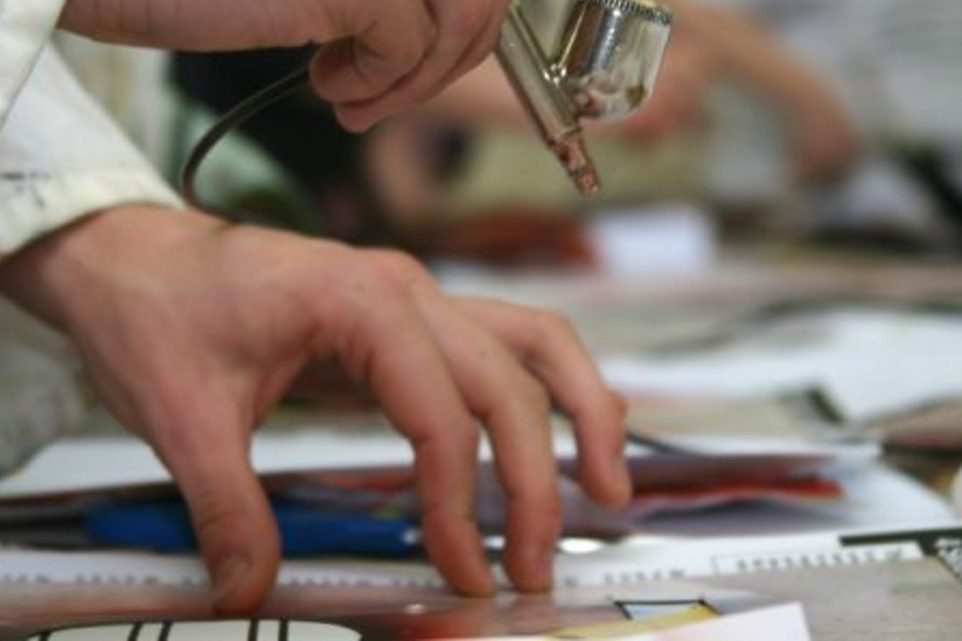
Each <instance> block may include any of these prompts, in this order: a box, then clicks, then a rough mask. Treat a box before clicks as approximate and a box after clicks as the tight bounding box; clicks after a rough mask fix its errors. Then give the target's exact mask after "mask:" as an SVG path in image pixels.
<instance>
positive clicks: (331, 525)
mask: <svg viewBox="0 0 962 641" xmlns="http://www.w3.org/2000/svg"><path fill="white" fill-rule="evenodd" d="M272 507H273V509H274V516H275V518H276V519H277V525H278V529H279V530H280V534H281V541H282V545H283V552H284V555H285V556H287V557H300V556H316V555H325V554H345V555H362V556H380V557H390V558H395V557H404V556H410V555H412V554H414V553H415V552H417V551H419V550H420V549H421V545H420V543H421V537H420V531H419V530H418V529H417V528H416V527H415V524H414V523H413V522H412V521H411V520H409V519H404V518H378V517H374V516H367V515H357V514H341V513H333V514H332V513H326V512H323V511H320V510H318V509H316V508H313V507H310V506H307V505H302V504H298V503H291V502H285V501H274V502H272ZM84 526H85V530H86V534H87V536H88V537H89V538H90V540H91V542H93V543H95V544H97V545H102V546H107V547H133V548H146V549H150V550H155V551H158V552H167V553H178V552H180V553H182V552H192V551H195V550H197V540H196V538H195V537H194V532H193V528H192V527H191V524H190V518H189V516H188V513H187V508H186V506H185V505H184V504H183V503H182V502H180V501H155V502H132V503H115V504H110V505H106V506H101V507H95V508H92V509H91V510H90V511H88V512H87V513H86V514H85V515H84Z"/></svg>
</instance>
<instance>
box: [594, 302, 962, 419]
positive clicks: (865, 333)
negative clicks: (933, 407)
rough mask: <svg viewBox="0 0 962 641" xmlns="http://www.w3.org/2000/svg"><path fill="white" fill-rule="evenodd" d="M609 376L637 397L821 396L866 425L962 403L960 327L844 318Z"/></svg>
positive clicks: (947, 319)
mask: <svg viewBox="0 0 962 641" xmlns="http://www.w3.org/2000/svg"><path fill="white" fill-rule="evenodd" d="M602 369H603V371H604V373H605V376H606V378H607V379H608V381H609V382H610V383H611V384H612V386H614V387H615V388H616V389H620V390H623V391H626V392H629V393H636V394H639V393H640V394H663V395H667V396H681V397H684V396H722V397H724V396H729V397H734V398H758V397H760V396H763V395H766V394H783V393H792V392H796V391H799V390H806V389H813V388H817V389H821V390H823V392H824V393H825V394H826V395H827V396H828V397H829V400H830V401H831V402H832V404H833V406H835V408H836V409H837V410H838V411H839V412H840V413H841V414H842V416H843V417H844V418H845V419H847V420H848V421H851V422H862V421H869V420H873V419H878V418H881V417H884V416H885V415H887V414H892V413H899V412H902V411H906V410H909V409H915V408H917V407H920V406H923V405H926V404H928V403H931V402H934V401H938V400H942V399H945V398H951V397H955V396H958V395H962V318H960V317H957V316H953V315H946V314H923V313H910V312H900V311H885V310H879V309H870V308H861V309H860V308H852V309H837V310H833V311H828V312H823V313H816V314H804V315H800V316H798V317H797V318H793V319H789V320H782V321H779V322H776V323H771V324H767V325H764V326H760V327H753V328H751V331H746V333H745V336H744V337H743V338H741V339H740V340H736V341H733V342H731V343H730V344H727V345H724V346H721V347H719V348H716V349H706V350H701V351H698V352H693V353H684V354H675V355H670V356H662V357H645V356H641V355H639V356H624V355H620V356H619V355H612V356H610V357H607V358H605V359H604V360H603V363H602Z"/></svg>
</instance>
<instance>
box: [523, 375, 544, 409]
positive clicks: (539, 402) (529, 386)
mask: <svg viewBox="0 0 962 641" xmlns="http://www.w3.org/2000/svg"><path fill="white" fill-rule="evenodd" d="M517 389H518V390H519V391H520V394H521V395H522V396H523V397H524V399H525V400H526V401H527V403H528V405H529V406H530V407H532V408H533V409H534V411H535V412H537V414H538V416H539V417H547V416H548V415H549V414H550V413H551V396H550V395H549V394H548V390H546V389H545V387H544V385H542V384H541V383H539V382H537V381H536V380H534V379H533V378H532V377H531V376H528V375H525V376H524V378H523V379H522V380H521V382H520V384H519V385H518V388H517Z"/></svg>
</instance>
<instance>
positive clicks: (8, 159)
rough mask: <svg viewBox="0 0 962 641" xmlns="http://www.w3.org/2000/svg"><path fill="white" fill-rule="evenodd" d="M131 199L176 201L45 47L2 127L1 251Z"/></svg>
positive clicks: (176, 203)
mask: <svg viewBox="0 0 962 641" xmlns="http://www.w3.org/2000/svg"><path fill="white" fill-rule="evenodd" d="M129 203H144V204H147V203H149V204H157V205H164V206H169V207H179V206H181V204H182V203H181V201H180V199H179V198H178V197H177V196H176V194H174V192H173V191H172V190H171V189H170V188H169V187H168V186H167V185H166V184H165V183H164V181H163V180H162V179H161V178H160V177H159V176H158V175H157V173H156V171H155V170H154V169H153V168H152V167H151V165H150V164H149V163H148V162H147V160H146V159H145V158H144V157H143V155H142V154H141V153H140V152H139V151H138V150H137V149H136V148H135V147H134V146H133V144H132V143H131V142H130V141H128V140H127V138H126V137H125V136H124V134H123V133H122V132H121V131H120V130H119V128H118V127H117V126H116V125H115V124H114V123H113V122H112V121H111V120H110V118H109V117H108V116H107V115H106V114H105V113H104V111H103V110H102V109H101V108H100V107H99V106H98V105H97V104H96V103H95V102H94V101H93V100H92V99H91V98H90V97H89V96H88V95H87V94H86V93H85V92H84V90H83V89H82V88H81V87H80V85H79V84H78V83H77V81H76V80H75V79H74V77H73V76H72V74H71V73H70V71H69V70H68V69H67V68H66V66H65V65H64V63H63V61H61V60H60V58H59V56H58V55H57V54H56V53H55V51H54V50H53V49H52V48H51V47H49V46H48V47H46V48H45V49H44V50H43V52H42V53H41V54H40V57H39V59H38V60H37V62H36V65H35V67H34V69H33V72H32V74H31V76H30V78H29V80H28V82H27V83H26V85H25V86H24V87H23V89H22V90H21V91H20V94H19V95H18V97H17V99H16V102H15V103H14V105H13V108H12V109H11V110H10V113H9V114H8V116H7V122H6V124H5V126H4V127H3V129H2V130H0V253H10V252H12V251H15V250H17V249H19V248H20V247H22V246H23V245H25V244H26V243H28V242H30V241H31V240H34V239H35V238H37V237H39V236H41V235H43V234H44V233H47V232H49V231H51V230H54V229H57V228H59V227H62V226H64V225H66V224H69V223H71V222H73V221H75V220H77V219H78V218H80V217H82V216H85V215H87V214H90V213H94V212H97V211H100V210H102V209H104V208H107V207H112V206H116V205H121V204H129Z"/></svg>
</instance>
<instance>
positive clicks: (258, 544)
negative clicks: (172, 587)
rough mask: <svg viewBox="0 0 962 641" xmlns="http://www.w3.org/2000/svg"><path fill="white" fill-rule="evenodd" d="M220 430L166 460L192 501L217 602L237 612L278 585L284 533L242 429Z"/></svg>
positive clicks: (189, 502)
mask: <svg viewBox="0 0 962 641" xmlns="http://www.w3.org/2000/svg"><path fill="white" fill-rule="evenodd" d="M195 433H203V432H200V431H199V432H195ZM215 434H216V437H215V438H207V439H196V442H194V443H190V444H184V443H181V444H180V446H179V447H177V451H176V453H175V454H174V455H173V456H170V454H172V453H171V452H167V453H166V454H168V455H167V456H164V460H165V461H166V462H167V464H168V466H169V467H170V468H171V472H172V474H173V476H174V478H175V479H176V481H177V484H178V486H179V487H180V490H181V492H182V493H183V495H184V498H185V499H186V501H187V506H188V508H189V510H190V518H191V522H192V524H193V528H194V533H195V535H196V537H197V541H198V544H199V545H200V550H201V553H202V554H203V557H204V563H205V565H206V566H207V571H208V573H209V575H210V579H211V585H212V589H213V599H214V607H215V608H216V609H217V610H218V612H220V613H222V614H238V613H243V612H249V611H251V610H253V609H254V608H256V607H257V605H258V604H259V603H260V602H261V601H262V600H263V598H264V597H265V596H266V595H267V593H268V592H269V591H270V590H271V588H272V587H273V586H274V582H275V580H276V577H277V570H278V566H279V565H280V538H279V536H278V533H277V526H276V524H275V521H274V517H273V513H272V512H271V508H270V503H269V502H268V500H267V496H266V495H265V493H264V489H263V488H262V487H261V485H260V482H259V481H258V479H257V477H256V476H255V475H254V470H253V468H252V467H251V464H250V457H249V452H248V447H247V444H246V443H245V439H244V438H243V436H241V435H240V434H239V432H238V430H228V431H227V432H226V433H225V432H224V431H223V430H221V431H218V432H216V433H215ZM208 435H209V436H213V435H211V434H210V433H208ZM191 440H194V439H191Z"/></svg>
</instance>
